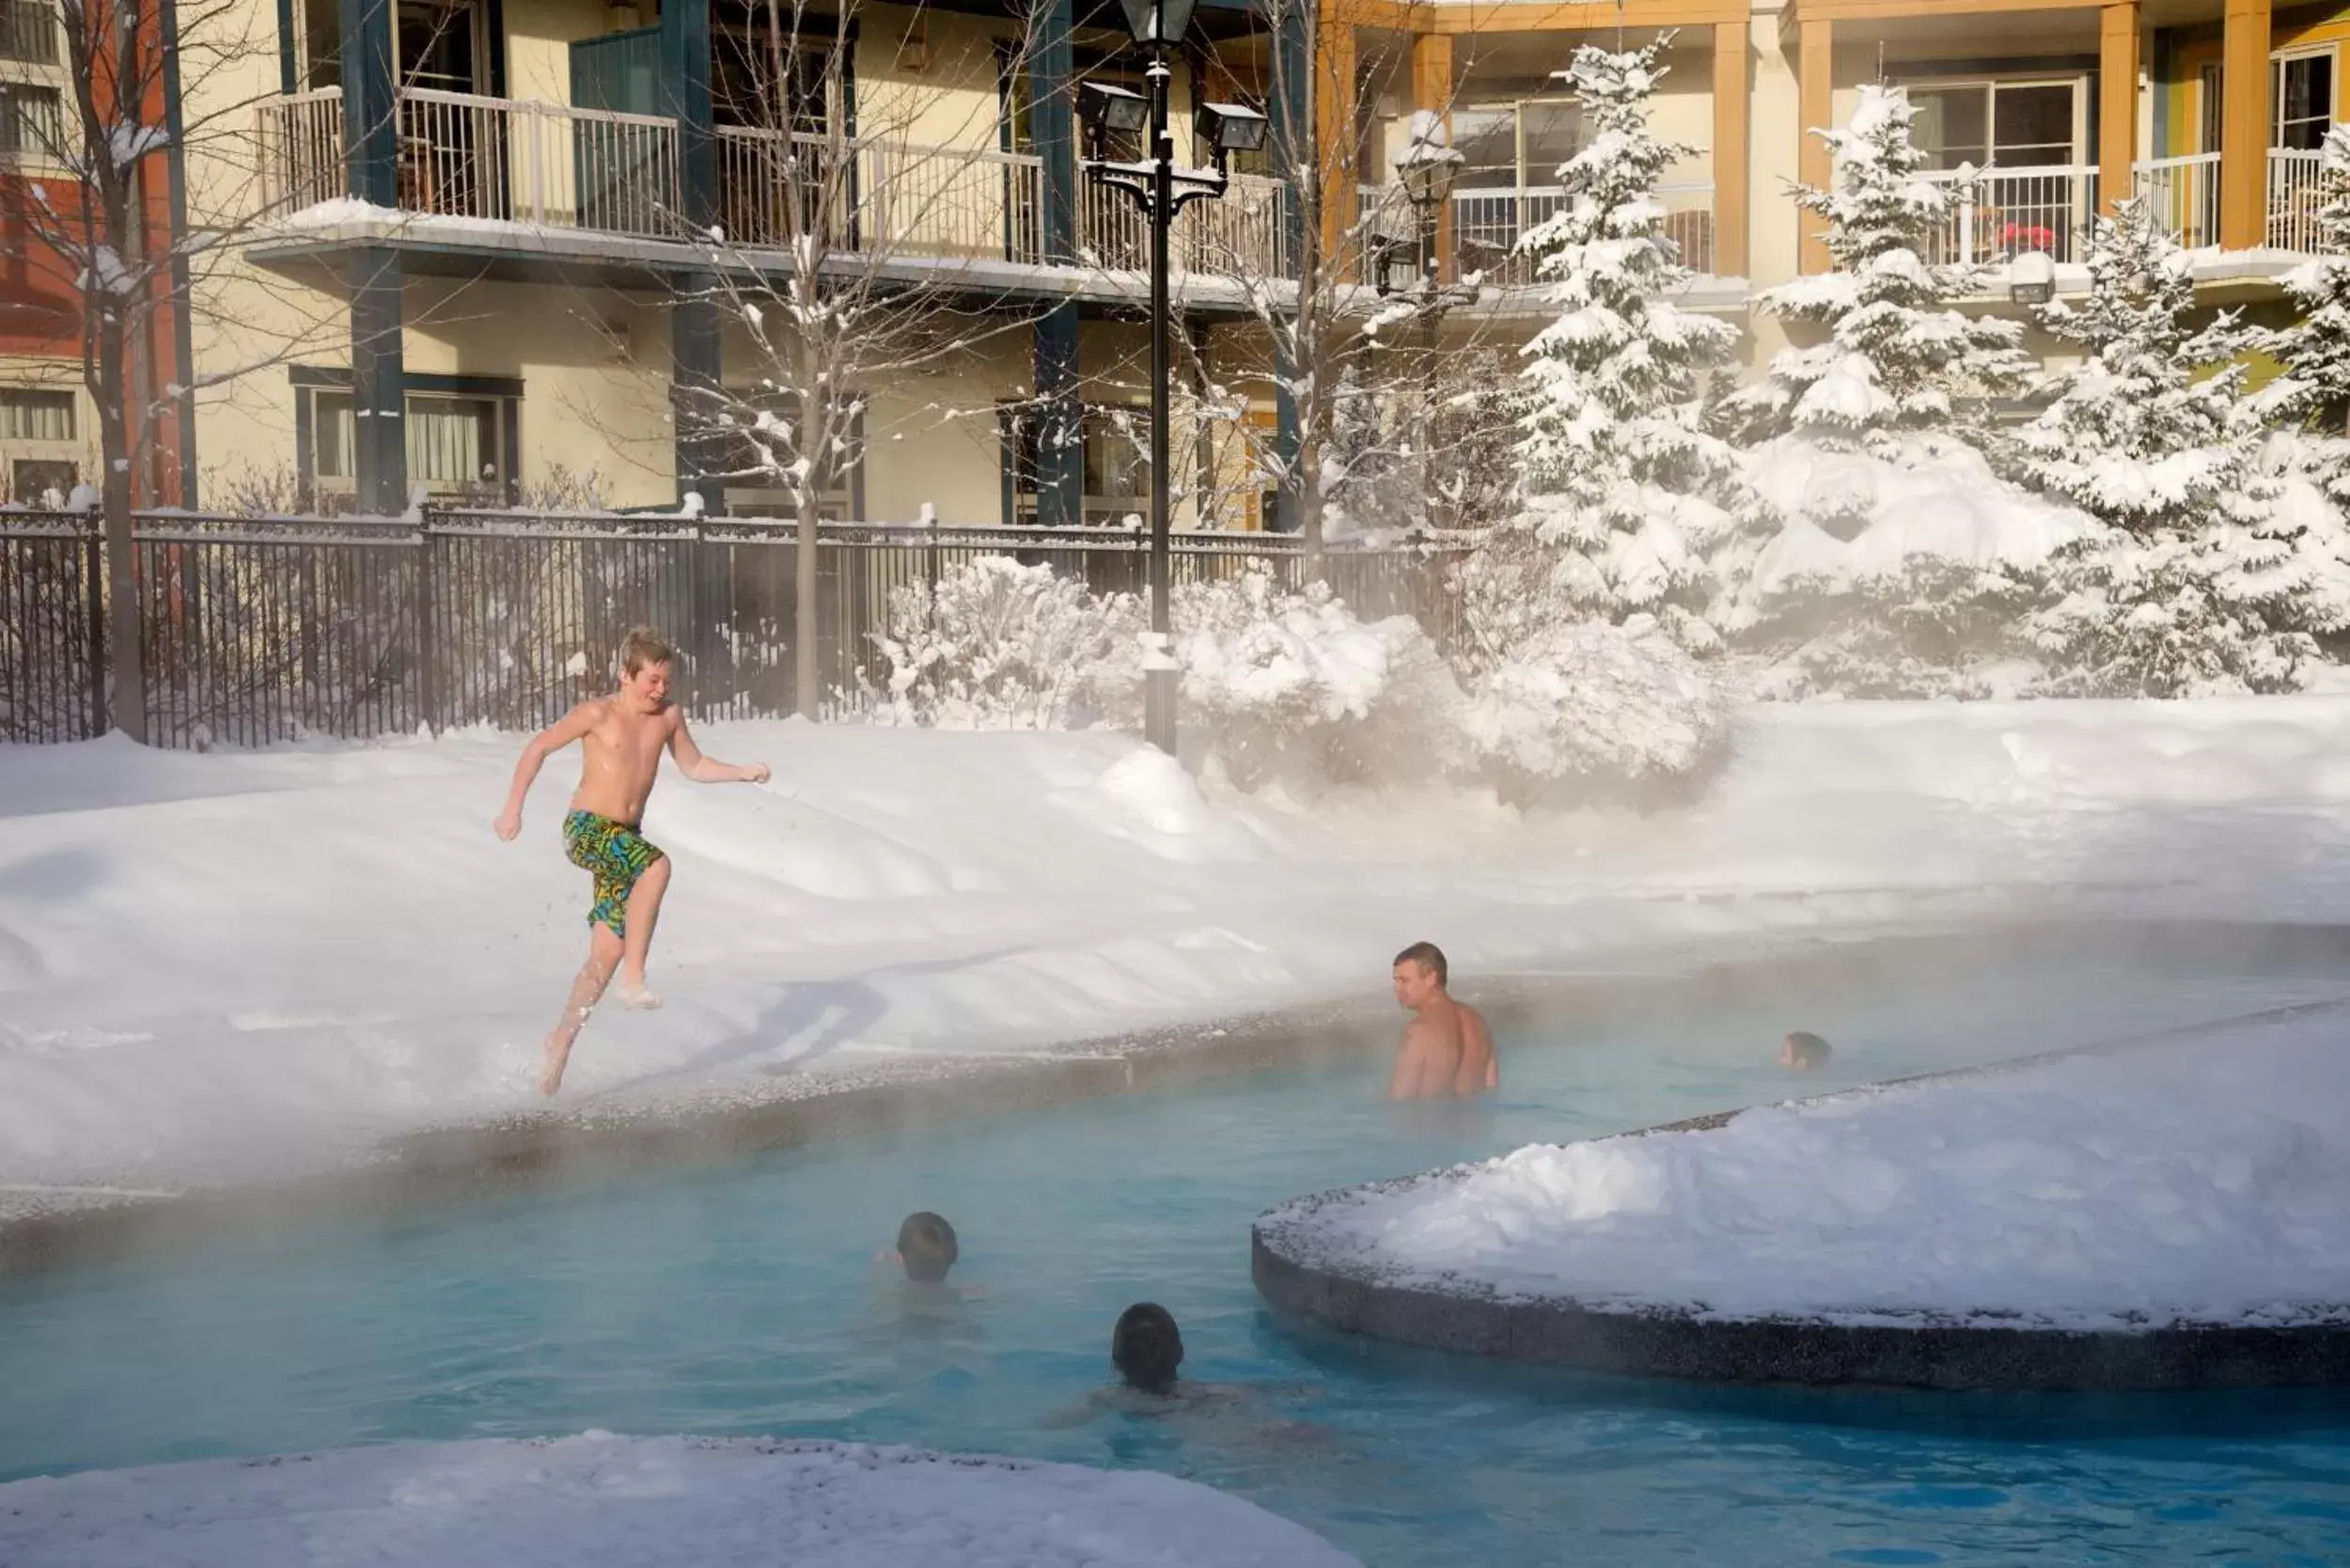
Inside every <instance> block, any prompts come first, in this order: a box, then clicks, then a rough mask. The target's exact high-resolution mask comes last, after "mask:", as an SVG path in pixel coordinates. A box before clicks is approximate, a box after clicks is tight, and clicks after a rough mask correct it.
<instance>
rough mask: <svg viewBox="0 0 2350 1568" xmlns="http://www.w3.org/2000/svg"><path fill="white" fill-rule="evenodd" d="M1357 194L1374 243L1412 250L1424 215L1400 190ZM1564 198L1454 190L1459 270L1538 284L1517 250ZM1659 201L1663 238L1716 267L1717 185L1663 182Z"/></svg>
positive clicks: (1696, 266)
mask: <svg viewBox="0 0 2350 1568" xmlns="http://www.w3.org/2000/svg"><path fill="white" fill-rule="evenodd" d="M1358 199H1359V201H1360V204H1361V205H1360V212H1361V215H1362V219H1363V222H1364V224H1365V226H1366V228H1367V230H1368V233H1369V243H1371V244H1373V245H1379V244H1386V245H1402V246H1404V247H1407V248H1408V247H1409V246H1410V245H1411V244H1412V243H1413V229H1414V226H1415V225H1416V224H1417V223H1418V214H1416V213H1415V212H1413V210H1412V207H1411V204H1410V203H1409V202H1407V201H1406V200H1404V198H1403V193H1402V191H1401V190H1400V189H1398V188H1397V187H1395V186H1393V185H1365V186H1363V187H1361V191H1360V195H1359V197H1358ZM1566 199H1567V194H1566V191H1565V190H1564V189H1563V188H1562V187H1559V186H1556V185H1542V186H1524V187H1519V186H1495V187H1490V188H1483V189H1476V190H1456V191H1454V192H1453V193H1452V256H1451V260H1452V261H1453V263H1454V265H1455V268H1456V269H1457V271H1458V272H1459V273H1460V274H1463V275H1467V274H1475V275H1476V276H1477V277H1478V278H1479V279H1480V280H1481V282H1483V283H1486V284H1489V285H1491V286H1493V287H1496V288H1503V289H1510V288H1524V287H1526V286H1528V285H1529V284H1532V283H1533V282H1535V281H1536V280H1535V277H1534V259H1533V258H1532V257H1531V256H1528V255H1527V254H1526V253H1524V252H1523V251H1521V250H1520V249H1519V248H1518V245H1519V242H1520V241H1521V240H1522V239H1523V238H1524V237H1525V236H1526V234H1527V233H1528V231H1530V230H1531V229H1533V228H1534V227H1536V226H1537V225H1539V224H1541V223H1543V222H1544V221H1546V220H1547V219H1549V218H1551V217H1552V216H1554V215H1555V214H1556V213H1557V212H1559V209H1560V208H1561V207H1563V206H1565V205H1566ZM1656 199H1657V202H1658V204H1659V205H1661V206H1662V207H1663V208H1664V209H1665V237H1666V238H1667V239H1669V240H1670V241H1672V242H1673V243H1674V244H1676V245H1678V246H1679V247H1680V249H1681V260H1682V264H1683V265H1684V266H1686V267H1689V268H1691V269H1692V270H1694V271H1696V272H1698V273H1700V274H1711V273H1712V272H1714V270H1715V257H1714V187H1713V186H1712V185H1711V184H1710V183H1700V182H1696V181H1680V182H1676V183H1673V184H1668V185H1659V186H1657V187H1656Z"/></svg>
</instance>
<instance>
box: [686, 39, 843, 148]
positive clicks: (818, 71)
mask: <svg viewBox="0 0 2350 1568" xmlns="http://www.w3.org/2000/svg"><path fill="white" fill-rule="evenodd" d="M835 49H836V44H835V42H834V40H833V39H828V38H822V37H819V38H814V39H807V38H802V39H785V40H784V58H783V62H782V65H783V82H782V86H781V90H780V91H778V90H777V88H776V56H775V52H774V50H773V49H772V48H771V47H770V43H769V39H768V35H767V33H766V31H765V29H764V28H760V29H756V30H752V31H737V30H736V29H733V28H730V27H721V28H719V29H717V30H716V32H715V34H714V35H713V39H712V46H711V51H710V98H711V107H712V110H713V113H714V114H715V115H716V117H717V120H718V123H719V124H721V125H746V126H752V127H755V128H757V129H759V130H763V131H780V130H783V129H784V128H785V126H786V125H787V123H788V124H789V126H790V128H791V130H792V131H795V132H798V133H801V134H803V135H822V134H823V133H824V132H825V130H826V129H828V128H829V127H830V125H831V124H832V118H833V115H832V110H833V108H834V103H833V97H834V92H833V86H834V84H833V82H832V80H831V77H832V76H833V74H834V72H833V70H832V66H833V63H834V52H835ZM839 66H840V71H839V74H840V76H841V84H840V86H841V87H842V90H843V91H845V90H846V89H847V73H848V69H849V63H848V56H847V55H845V54H843V55H841V57H840V61H839Z"/></svg>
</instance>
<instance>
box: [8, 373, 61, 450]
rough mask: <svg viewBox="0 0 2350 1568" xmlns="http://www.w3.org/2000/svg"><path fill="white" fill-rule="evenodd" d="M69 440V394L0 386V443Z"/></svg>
mask: <svg viewBox="0 0 2350 1568" xmlns="http://www.w3.org/2000/svg"><path fill="white" fill-rule="evenodd" d="M72 439H73V394H72V393H71V392H53V391H49V390H46V389H39V388H34V387H29V386H0V441H71V440H72Z"/></svg>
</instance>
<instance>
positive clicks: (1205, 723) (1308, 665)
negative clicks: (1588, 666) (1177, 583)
mask: <svg viewBox="0 0 2350 1568" xmlns="http://www.w3.org/2000/svg"><path fill="white" fill-rule="evenodd" d="M1167 619H1168V620H1169V622H1170V623H1171V625H1172V628H1173V635H1174V647H1173V652H1174V658H1175V662H1176V663H1177V665H1178V666H1181V668H1182V671H1183V674H1182V688H1181V689H1182V694H1183V725H1184V728H1185V729H1187V730H1189V731H1192V732H1194V733H1198V734H1200V735H1202V736H1204V738H1205V743H1206V748H1207V750H1208V752H1209V753H1210V754H1211V755H1212V756H1214V758H1215V759H1216V760H1217V761H1218V762H1219V763H1220V764H1221V765H1222V766H1223V768H1224V771H1225V773H1226V775H1227V776H1229V777H1230V778H1231V779H1232V780H1233V781H1234V782H1235V783H1237V784H1239V785H1241V786H1242V787H1243V788H1252V787H1254V786H1257V785H1260V784H1263V783H1269V782H1281V783H1285V784H1292V785H1296V786H1300V787H1304V788H1309V789H1310V788H1315V787H1319V786H1322V785H1326V784H1343V783H1375V782H1387V781H1398V780H1406V779H1412V778H1418V777H1426V776H1430V775H1432V774H1434V772H1436V771H1437V770H1438V769H1440V768H1441V766H1442V763H1443V760H1444V757H1445V755H1446V749H1447V748H1446V745H1445V742H1446V741H1447V740H1449V738H1450V736H1451V735H1452V733H1453V730H1452V729H1451V726H1452V724H1453V722H1454V719H1455V710H1456V708H1457V705H1458V702H1459V698H1460V693H1459V689H1458V687H1457V686H1456V685H1455V684H1454V682H1453V680H1452V675H1451V671H1450V670H1449V668H1448V667H1447V666H1446V665H1445V662H1444V659H1443V656H1442V655H1441V654H1439V653H1438V652H1437V651H1436V648H1435V645H1434V643H1432V642H1430V641H1429V639H1428V634H1427V633H1425V632H1424V631H1422V630H1421V629H1420V627H1419V623H1418V622H1417V621H1415V620H1414V619H1412V618H1411V617H1409V616H1390V617H1388V618H1387V619H1385V620H1377V621H1364V620H1361V619H1356V617H1355V613H1354V612H1353V611H1352V610H1350V609H1348V608H1347V606H1346V604H1345V603H1344V602H1343V601H1342V600H1340V599H1339V598H1338V597H1337V595H1335V594H1333V593H1332V592H1331V591H1330V588H1329V587H1328V585H1326V584H1322V583H1315V584H1310V585H1308V587H1307V588H1305V590H1304V591H1302V592H1295V593H1293V592H1289V591H1287V590H1285V589H1283V588H1281V586H1280V585H1279V583H1277V581H1276V580H1275V578H1274V576H1273V573H1272V572H1271V571H1270V570H1269V569H1268V568H1267V567H1266V566H1265V565H1264V563H1262V562H1261V561H1252V562H1250V563H1249V565H1248V567H1247V569H1246V570H1245V571H1244V572H1242V573H1241V574H1240V575H1239V576H1238V577H1237V578H1233V579H1230V580H1226V581H1222V582H1211V583H1194V584H1186V585H1184V586H1183V587H1181V588H1177V589H1176V590H1175V594H1174V597H1173V599H1172V600H1171V601H1170V602H1169V604H1168V606H1167ZM1139 709H1140V702H1139V697H1138V696H1137V698H1136V713H1139Z"/></svg>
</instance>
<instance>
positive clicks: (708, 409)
mask: <svg viewBox="0 0 2350 1568" xmlns="http://www.w3.org/2000/svg"><path fill="white" fill-rule="evenodd" d="M712 288H713V279H711V278H710V277H709V276H708V275H707V274H688V275H686V276H684V277H682V278H680V279H679V280H678V299H677V302H676V303H675V304H674V305H672V306H670V307H669V364H670V371H669V386H670V412H671V420H670V428H671V429H672V430H673V431H675V432H676V441H677V498H678V504H679V505H680V506H683V505H684V504H685V497H686V496H687V495H689V494H693V495H699V496H700V497H701V498H702V510H703V513H704V515H710V516H714V515H715V514H716V513H717V512H718V511H720V510H723V508H724V506H725V503H726V484H725V482H724V481H723V480H722V479H721V478H718V477H717V476H719V475H721V474H723V473H724V472H725V471H726V454H725V452H724V451H723V450H722V449H720V448H719V447H717V446H716V444H715V443H713V440H712V439H711V436H710V434H709V431H710V428H711V416H712V415H713V413H715V412H716V409H715V406H714V397H713V395H714V394H715V393H716V392H717V391H718V389H719V388H720V387H722V386H723V385H725V380H724V373H725V365H724V363H723V357H724V356H723V351H722V350H721V349H720V347H719V321H718V306H717V302H716V300H715V299H714V298H713V294H712Z"/></svg>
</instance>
